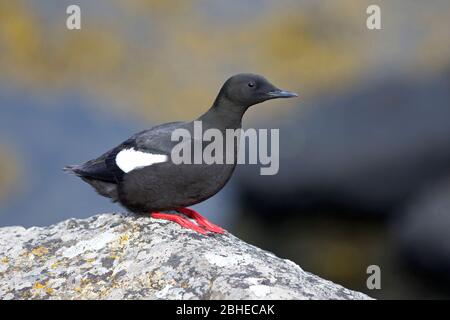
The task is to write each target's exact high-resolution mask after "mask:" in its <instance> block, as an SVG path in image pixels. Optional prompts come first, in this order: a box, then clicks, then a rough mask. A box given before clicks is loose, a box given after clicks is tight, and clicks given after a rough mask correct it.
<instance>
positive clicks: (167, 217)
mask: <svg viewBox="0 0 450 320" xmlns="http://www.w3.org/2000/svg"><path fill="white" fill-rule="evenodd" d="M150 217H152V218H154V219H162V220H169V221H173V222H175V223H178V224H179V225H180V226H182V227H183V228H186V229H190V230H194V231H196V232H198V233H201V234H206V231H205V230H204V229H203V228H201V227H199V226H198V225H196V224H194V223H192V222H191V221H189V220H188V219H186V218H183V217H180V216H178V215H176V214H170V213H161V212H152V213H150Z"/></svg>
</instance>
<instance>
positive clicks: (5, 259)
mask: <svg viewBox="0 0 450 320" xmlns="http://www.w3.org/2000/svg"><path fill="white" fill-rule="evenodd" d="M8 262H9V259H8V257H3V258H2V259H1V260H0V263H3V264H7V263H8Z"/></svg>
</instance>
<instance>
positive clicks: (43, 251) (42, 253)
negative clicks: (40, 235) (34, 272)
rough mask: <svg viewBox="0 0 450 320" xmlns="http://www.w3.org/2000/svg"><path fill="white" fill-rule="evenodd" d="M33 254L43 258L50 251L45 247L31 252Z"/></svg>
mask: <svg viewBox="0 0 450 320" xmlns="http://www.w3.org/2000/svg"><path fill="white" fill-rule="evenodd" d="M31 253H32V254H34V255H35V256H37V257H42V256H43V255H44V254H47V253H48V249H47V248H45V247H36V248H33V249H32V250H31Z"/></svg>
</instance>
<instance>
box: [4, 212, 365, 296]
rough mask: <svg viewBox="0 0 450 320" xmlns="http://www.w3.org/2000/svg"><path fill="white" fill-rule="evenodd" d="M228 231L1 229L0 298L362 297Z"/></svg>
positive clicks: (118, 221) (156, 225) (85, 223)
mask: <svg viewBox="0 0 450 320" xmlns="http://www.w3.org/2000/svg"><path fill="white" fill-rule="evenodd" d="M368 298H369V297H368V296H366V295H364V294H362V293H359V292H354V291H351V290H348V289H345V288H343V287H341V286H339V285H336V284H334V283H332V282H330V281H327V280H323V279H321V278H319V277H317V276H315V275H312V274H310V273H308V272H305V271H303V270H302V269H301V268H300V267H299V266H298V265H296V264H295V263H293V262H292V261H289V260H285V259H281V258H278V257H276V256H275V255H273V254H272V253H270V252H267V251H264V250H261V249H259V248H256V247H254V246H252V245H249V244H247V243H245V242H243V241H241V240H239V239H238V238H236V237H234V236H233V235H231V234H230V233H225V234H224V235H218V234H215V235H209V236H203V235H200V234H197V233H194V232H192V231H190V230H187V229H182V228H180V227H179V226H178V225H177V224H174V223H170V222H167V221H160V220H154V219H150V218H148V217H137V216H134V215H125V214H101V215H97V216H94V217H91V218H89V219H85V220H76V219H70V220H67V221H64V222H61V223H58V224H55V225H53V226H49V227H43V228H38V227H33V228H29V229H25V228H22V227H4V228H0V299H368Z"/></svg>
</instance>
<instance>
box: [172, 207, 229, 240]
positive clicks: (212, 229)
mask: <svg viewBox="0 0 450 320" xmlns="http://www.w3.org/2000/svg"><path fill="white" fill-rule="evenodd" d="M176 211H178V212H179V213H182V214H184V215H185V216H187V217H189V218H191V219H194V220H195V221H196V222H197V223H198V225H200V226H202V227H203V228H205V229H206V230H208V231H210V232H214V233H220V234H223V233H224V232H225V230H223V229H222V228H221V227H219V226H217V225H215V224H214V223H212V222H210V221H208V220H206V218H204V217H202V216H201V215H200V214H199V213H198V212H196V211H194V210H192V209H189V208H178V209H176Z"/></svg>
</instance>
